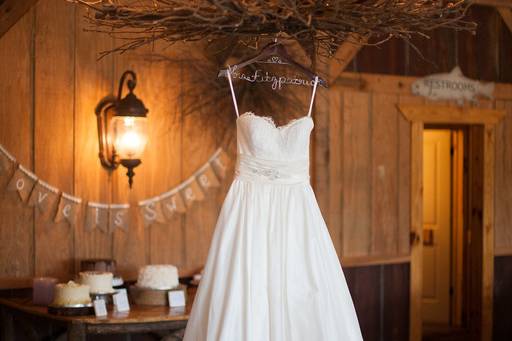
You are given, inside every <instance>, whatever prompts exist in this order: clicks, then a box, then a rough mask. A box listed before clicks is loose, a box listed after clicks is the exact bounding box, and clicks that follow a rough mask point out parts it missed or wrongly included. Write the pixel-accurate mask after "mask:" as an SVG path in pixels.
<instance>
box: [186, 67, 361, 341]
mask: <svg viewBox="0 0 512 341" xmlns="http://www.w3.org/2000/svg"><path fill="white" fill-rule="evenodd" d="M228 80H229V84H230V88H231V92H232V95H233V103H234V105H235V109H236V113H237V122H236V126H237V128H236V129H237V148H238V159H237V166H236V176H235V179H234V181H233V183H232V185H231V187H230V189H229V192H228V194H227V196H226V199H225V201H224V204H223V206H222V209H221V212H220V215H219V218H218V221H217V225H216V228H215V232H214V235H213V239H212V243H211V246H210V250H209V253H208V258H207V261H206V265H205V268H204V272H203V277H202V279H201V281H200V285H199V288H198V290H197V294H196V298H195V301H194V304H193V307H192V311H191V313H190V318H189V321H188V324H187V328H186V331H185V337H184V341H352V340H362V336H361V331H360V329H359V323H358V320H357V316H356V313H355V310H354V306H353V303H352V299H351V296H350V293H349V290H348V287H347V284H346V281H345V277H344V275H343V272H342V269H341V266H340V263H339V260H338V257H337V254H336V251H335V249H334V246H333V244H332V241H331V239H330V236H329V232H328V230H327V227H326V225H325V222H324V220H323V218H322V215H321V213H320V209H319V207H318V204H317V202H316V198H315V195H314V193H313V190H312V188H311V186H310V184H309V160H308V159H309V136H310V133H311V130H312V129H313V125H314V124H313V120H312V118H311V109H312V105H313V100H314V96H315V92H316V86H317V83H318V79H316V80H315V83H314V87H313V94H312V98H311V103H310V108H309V113H308V115H307V116H304V117H302V118H299V119H296V120H293V121H291V122H289V123H288V124H286V125H284V126H279V127H278V126H276V125H275V123H274V121H273V120H272V119H271V118H268V117H263V116H257V115H255V114H253V113H251V112H247V113H245V114H242V115H239V113H238V105H237V103H236V97H235V93H234V91H233V84H232V79H231V76H230V74H229V72H228Z"/></svg>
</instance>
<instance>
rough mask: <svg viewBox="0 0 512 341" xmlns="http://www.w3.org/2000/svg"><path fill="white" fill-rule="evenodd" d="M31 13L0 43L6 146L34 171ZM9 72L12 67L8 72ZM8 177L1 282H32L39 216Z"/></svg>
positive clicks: (0, 209)
mask: <svg viewBox="0 0 512 341" xmlns="http://www.w3.org/2000/svg"><path fill="white" fill-rule="evenodd" d="M33 25H34V12H33V11H30V12H29V13H28V14H27V15H26V16H24V17H23V19H22V20H21V21H19V22H18V24H17V25H16V26H14V27H13V28H12V29H11V30H10V31H9V32H8V33H7V34H5V35H4V36H3V37H2V38H1V39H0V61H2V64H3V65H4V67H3V68H2V71H1V73H0V75H1V77H0V78H1V81H0V136H1V143H2V144H3V145H4V146H5V147H6V148H7V149H8V150H9V151H10V152H12V153H13V155H14V156H15V157H16V158H17V159H18V161H19V162H20V163H23V164H24V165H26V166H27V167H32V166H33V135H32V129H33V125H34V122H33V110H32V105H33V103H32V85H33V83H32V82H33V79H32V77H33V74H32V64H31V61H32V52H33V49H32V31H33V28H34V27H33ZM7 65H8V66H9V67H6V66H7ZM7 181H8V177H0V188H1V191H0V216H1V219H0V241H1V247H0V259H1V260H2V261H1V262H0V274H1V275H0V276H5V277H23V276H31V275H33V272H34V264H33V258H34V256H33V252H34V251H33V250H34V243H33V228H34V217H33V210H32V209H30V208H27V207H26V205H25V204H24V203H21V202H20V200H19V197H18V195H17V193H13V192H9V193H8V192H5V191H4V189H5V186H6V184H7Z"/></svg>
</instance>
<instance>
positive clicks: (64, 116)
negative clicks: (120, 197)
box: [34, 1, 75, 278]
mask: <svg viewBox="0 0 512 341" xmlns="http://www.w3.org/2000/svg"><path fill="white" fill-rule="evenodd" d="M35 9H36V18H35V37H34V44H35V47H34V48H35V59H34V69H35V75H34V82H35V84H34V100H35V103H34V110H35V122H34V172H35V173H36V174H37V175H38V176H39V177H41V178H42V179H44V180H45V181H47V182H48V183H50V184H52V185H53V186H56V187H58V188H59V189H60V190H62V191H65V192H67V193H71V194H73V193H74V188H73V187H74V186H73V172H74V143H75V140H74V134H73V129H74V115H73V112H74V93H73V92H74V91H73V89H74V84H75V79H74V71H75V64H74V62H75V59H74V42H75V40H74V36H73V35H69V34H66V35H63V34H62V27H69V28H70V29H71V30H74V23H75V13H74V11H75V7H74V6H70V5H69V4H67V3H65V2H60V1H47V2H45V1H42V2H39V3H38V4H37V6H36V8H35ZM48 61H51V62H48ZM56 118H58V119H56ZM49 146H51V148H49ZM63 175H67V176H63ZM34 239H35V241H34V242H35V274H36V275H38V276H41V275H51V276H55V277H58V278H69V276H70V275H71V274H73V270H74V264H73V259H74V228H72V227H70V226H69V224H68V223H67V222H66V221H62V222H60V223H54V222H53V221H52V219H51V218H50V217H48V216H46V217H43V216H42V215H41V214H40V213H39V212H37V213H36V218H35V230H34Z"/></svg>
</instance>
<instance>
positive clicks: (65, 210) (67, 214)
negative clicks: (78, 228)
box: [54, 193, 82, 226]
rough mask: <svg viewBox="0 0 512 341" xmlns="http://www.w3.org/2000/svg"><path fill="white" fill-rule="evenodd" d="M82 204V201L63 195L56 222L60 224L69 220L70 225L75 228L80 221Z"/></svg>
mask: <svg viewBox="0 0 512 341" xmlns="http://www.w3.org/2000/svg"><path fill="white" fill-rule="evenodd" d="M81 203H82V199H80V198H77V197H74V196H72V195H70V194H67V193H62V195H61V196H60V201H59V207H58V208H57V214H56V215H55V219H54V221H55V222H56V223H59V222H61V221H63V220H67V221H68V222H69V225H71V226H74V225H75V224H76V222H77V220H78V215H79V213H80V204H81Z"/></svg>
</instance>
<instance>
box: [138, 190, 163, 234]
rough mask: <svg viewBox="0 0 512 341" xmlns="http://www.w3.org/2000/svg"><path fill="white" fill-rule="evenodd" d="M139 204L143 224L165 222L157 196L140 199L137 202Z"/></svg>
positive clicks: (149, 224)
mask: <svg viewBox="0 0 512 341" xmlns="http://www.w3.org/2000/svg"><path fill="white" fill-rule="evenodd" d="M139 206H140V211H141V215H142V220H143V221H144V226H146V227H148V226H151V225H152V224H154V223H155V222H158V223H161V224H164V223H165V217H164V214H163V212H162V206H161V203H160V198H159V197H156V198H152V199H148V200H145V201H141V202H139Z"/></svg>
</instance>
